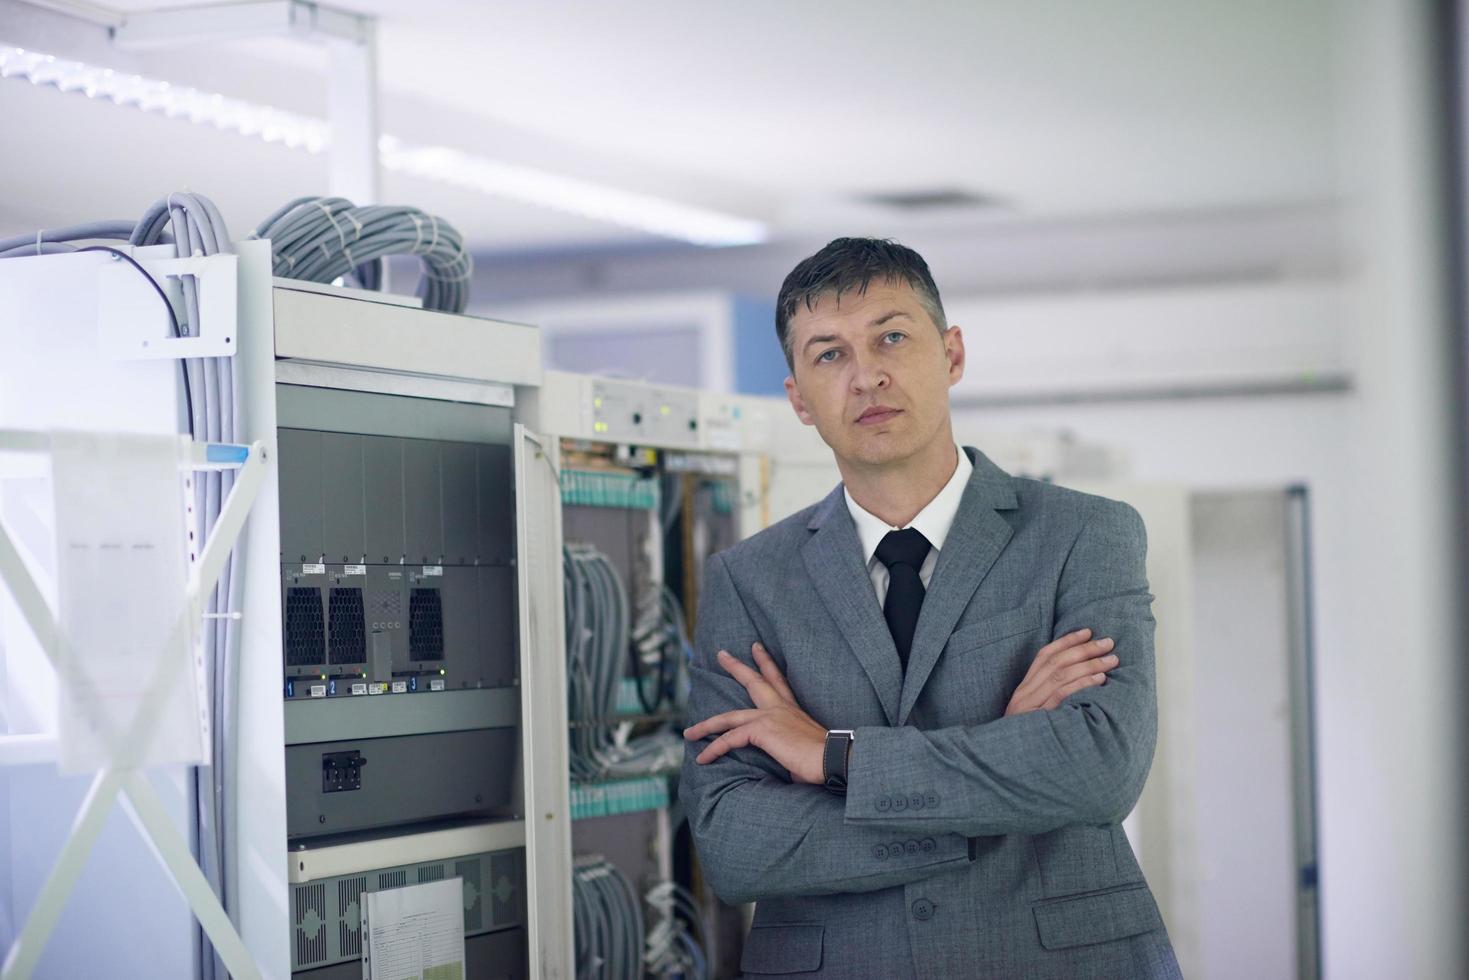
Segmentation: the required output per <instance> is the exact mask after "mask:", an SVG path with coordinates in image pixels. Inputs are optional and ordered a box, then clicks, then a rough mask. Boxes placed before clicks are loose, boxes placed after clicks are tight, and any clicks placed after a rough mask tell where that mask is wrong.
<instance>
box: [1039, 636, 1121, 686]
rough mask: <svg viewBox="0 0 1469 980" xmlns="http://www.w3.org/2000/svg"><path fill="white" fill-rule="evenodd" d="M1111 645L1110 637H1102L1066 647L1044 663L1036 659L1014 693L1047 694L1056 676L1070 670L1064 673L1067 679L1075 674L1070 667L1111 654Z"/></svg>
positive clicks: (1114, 664)
mask: <svg viewBox="0 0 1469 980" xmlns="http://www.w3.org/2000/svg"><path fill="white" fill-rule="evenodd" d="M1112 647H1113V643H1112V639H1111V638H1110V637H1103V638H1102V639H1100V640H1092V641H1090V642H1087V643H1078V644H1076V645H1075V646H1071V647H1067V648H1066V649H1064V650H1062V651H1061V652H1059V653H1056V654H1055V655H1053V656H1052V657H1051V659H1050V660H1049V661H1046V662H1045V663H1042V662H1041V661H1040V660H1036V662H1035V663H1033V664H1031V666H1030V670H1028V671H1026V674H1025V679H1024V680H1022V681H1021V682H1020V686H1019V687H1018V688H1016V693H1019V694H1024V693H1026V692H1042V693H1047V694H1048V693H1049V690H1048V688H1049V687H1051V686H1052V685H1054V684H1055V682H1056V679H1057V677H1059V676H1061V675H1062V674H1063V673H1064V672H1066V671H1068V670H1070V671H1071V672H1070V673H1069V674H1067V675H1066V679H1068V680H1069V679H1070V677H1072V676H1075V671H1074V670H1071V669H1072V668H1074V667H1076V666H1077V665H1079V664H1083V663H1087V662H1089V661H1092V660H1098V659H1102V658H1105V657H1107V656H1110V655H1112ZM1112 666H1113V667H1115V666H1116V663H1113V664H1112ZM1108 669H1109V670H1110V669H1111V668H1110V667H1109V668H1108Z"/></svg>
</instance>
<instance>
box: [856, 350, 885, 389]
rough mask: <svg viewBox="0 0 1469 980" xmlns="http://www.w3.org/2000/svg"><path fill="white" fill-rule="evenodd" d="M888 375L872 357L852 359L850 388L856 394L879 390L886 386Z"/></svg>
mask: <svg viewBox="0 0 1469 980" xmlns="http://www.w3.org/2000/svg"><path fill="white" fill-rule="evenodd" d="M888 383H889V381H888V375H887V372H886V371H885V370H883V368H882V365H881V364H879V363H878V361H877V359H876V358H873V357H867V358H864V357H860V356H857V357H854V358H853V359H852V390H853V391H854V392H856V393H858V394H862V393H865V392H869V391H881V390H882V389H883V388H886V387H887V386H888Z"/></svg>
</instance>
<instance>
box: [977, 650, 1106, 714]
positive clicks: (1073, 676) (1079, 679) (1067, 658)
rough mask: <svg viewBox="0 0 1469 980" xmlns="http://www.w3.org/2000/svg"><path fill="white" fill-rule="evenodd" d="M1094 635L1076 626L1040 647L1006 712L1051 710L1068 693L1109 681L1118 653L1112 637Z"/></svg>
mask: <svg viewBox="0 0 1469 980" xmlns="http://www.w3.org/2000/svg"><path fill="white" fill-rule="evenodd" d="M1091 635H1092V631H1091V630H1089V629H1083V630H1077V631H1076V632H1075V633H1067V634H1066V635H1065V636H1063V637H1061V638H1060V639H1059V640H1053V641H1051V642H1050V643H1048V644H1046V645H1045V646H1043V647H1041V649H1040V652H1039V653H1037V654H1036V655H1035V661H1034V662H1033V663H1032V664H1031V665H1030V670H1028V671H1026V674H1025V680H1023V681H1021V682H1020V686H1019V687H1017V688H1016V689H1015V693H1014V695H1012V696H1011V698H1010V705H1009V707H1007V708H1006V709H1005V714H1006V715H1007V716H1008V715H1019V714H1024V713H1025V712H1027V711H1037V710H1040V709H1042V708H1044V709H1047V710H1049V709H1051V708H1054V707H1056V706H1057V705H1059V704H1060V703H1061V702H1062V701H1064V700H1065V699H1066V698H1067V697H1068V696H1069V695H1072V694H1075V693H1076V692H1077V691H1080V690H1082V689H1083V688H1088V687H1096V686H1097V685H1099V684H1101V683H1103V682H1104V681H1106V679H1107V671H1109V670H1111V669H1112V668H1114V667H1116V666H1117V657H1116V656H1114V655H1113V654H1112V653H1111V650H1112V640H1111V638H1110V637H1104V638H1102V639H1100V640H1092V639H1091ZM1088 640H1091V642H1087V641H1088Z"/></svg>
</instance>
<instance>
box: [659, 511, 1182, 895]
mask: <svg viewBox="0 0 1469 980" xmlns="http://www.w3.org/2000/svg"><path fill="white" fill-rule="evenodd" d="M1145 547H1146V546H1145V538H1144V532H1143V529H1142V522H1141V520H1140V519H1139V518H1138V517H1137V514H1136V513H1135V512H1134V511H1133V510H1132V509H1131V508H1128V507H1125V506H1121V505H1116V504H1106V505H1105V507H1099V512H1096V513H1094V514H1093V519H1092V520H1091V521H1090V522H1089V523H1088V524H1087V526H1086V527H1085V528H1084V529H1083V530H1082V532H1081V534H1080V536H1079V537H1078V539H1077V541H1076V544H1075V546H1074V547H1073V549H1072V553H1071V556H1070V558H1069V559H1068V561H1067V563H1066V567H1065V569H1063V572H1062V575H1061V581H1060V585H1059V587H1058V593H1057V601H1056V627H1057V635H1058V638H1057V639H1056V640H1054V641H1053V642H1052V643H1049V644H1047V645H1046V646H1045V647H1043V648H1042V650H1041V651H1040V652H1039V653H1038V654H1037V657H1036V660H1035V662H1034V663H1033V664H1032V666H1031V669H1030V672H1029V673H1028V674H1027V675H1026V678H1025V680H1024V681H1023V682H1022V683H1021V685H1020V687H1019V688H1018V689H1017V690H1016V692H1015V695H1014V696H1013V697H1012V699H1011V702H1010V706H1009V708H1008V709H1007V711H1006V715H1005V717H1003V718H1000V719H998V720H996V721H993V722H989V723H986V724H981V725H973V726H961V727H954V728H946V729H939V730H933V731H921V730H919V729H916V728H884V727H871V728H861V729H858V730H857V736H856V739H855V741H854V742H853V745H852V749H851V756H850V759H849V766H848V792H847V796H846V798H845V800H843V799H842V798H841V797H837V796H834V795H832V794H830V793H828V792H827V791H826V790H825V789H823V788H822V787H821V786H820V785H819V784H820V782H821V780H822V773H821V749H822V745H823V743H824V740H825V728H824V727H823V726H821V725H820V724H818V723H817V722H815V721H814V720H812V719H811V718H810V717H809V716H808V715H807V714H806V713H805V712H804V711H803V710H802V709H801V707H800V705H799V704H798V703H797V701H796V699H795V697H794V695H793V694H792V692H791V689H790V687H789V685H788V684H787V683H786V682H785V679H784V677H782V676H781V674H780V671H779V669H778V667H777V666H776V664H775V661H774V660H773V659H772V658H771V657H770V655H769V653H768V652H767V651H765V649H764V648H763V646H760V645H759V637H758V636H757V635H756V630H755V628H754V625H753V623H752V621H751V619H750V617H749V615H748V614H747V613H746V612H745V610H744V606H743V604H742V601H741V599H740V597H739V594H738V591H737V590H736V588H735V586H734V583H733V581H732V579H731V578H730V576H729V572H728V570H727V568H726V567H725V566H724V564H723V562H722V560H720V559H718V558H716V559H715V560H713V561H712V562H711V563H710V566H709V567H710V574H709V576H707V580H706V582H705V605H704V615H701V617H700V623H699V636H698V640H697V644H696V647H697V654H696V661H695V664H694V668H693V670H694V677H693V682H694V683H693V697H692V700H691V703H690V706H689V711H690V717H692V718H701V719H703V720H702V721H700V722H699V723H698V724H695V725H693V726H691V727H690V728H689V729H687V730H686V732H685V736H686V737H687V738H688V739H689V744H690V749H689V751H688V752H687V753H686V758H685V766H684V778H683V781H682V785H681V792H682V795H683V797H684V800H685V803H686V805H687V807H688V810H689V814H690V820H691V822H692V827H693V832H694V835H695V839H696V840H697V841H698V843H699V847H700V851H701V854H702V855H703V858H704V864H705V868H706V871H707V872H708V874H709V876H710V879H711V882H712V883H713V885H714V887H715V890H716V891H717V892H718V893H719V894H720V895H721V896H723V897H724V898H725V899H726V900H728V901H746V900H751V899H755V898H762V897H770V896H775V895H791V894H827V893H833V892H856V891H867V890H871V889H876V888H886V887H890V886H893V885H898V884H906V883H907V882H910V881H915V880H920V879H922V878H926V877H929V876H931V875H933V874H936V873H939V872H941V871H944V870H948V869H949V868H951V867H958V866H961V865H963V864H964V863H965V862H967V861H968V859H969V858H968V855H969V847H968V841H967V839H966V838H969V837H979V836H988V835H997V834H1009V833H1029V834H1035V833H1043V832H1045V831H1049V830H1053V829H1056V828H1057V827H1061V826H1065V825H1067V824H1107V823H1116V822H1119V821H1120V820H1121V819H1122V817H1124V816H1125V815H1126V813H1127V812H1128V810H1130V809H1131V807H1132V805H1133V804H1134V803H1135V802H1136V799H1137V796H1138V794H1139V793H1140V792H1141V790H1142V783H1143V780H1144V779H1145V778H1146V775H1147V769H1148V766H1149V764H1150V762H1151V759H1152V752H1153V744H1154V740H1155V737H1156V702H1155V694H1154V684H1153V647H1152V633H1153V631H1152V626H1153V620H1152V616H1151V614H1150V612H1149V604H1150V602H1151V596H1149V595H1148V593H1147V581H1146V576H1145V573H1144V569H1143V557H1144V553H1145ZM1084 623H1085V624H1089V625H1090V626H1092V627H1094V628H1095V633H1096V634H1098V635H1100V636H1101V637H1103V639H1099V640H1092V639H1091V635H1092V632H1091V630H1089V629H1088V628H1087V627H1085V626H1083V624H1084ZM716 637H717V639H716ZM1114 640H1115V645H1116V650H1117V653H1116V654H1115V655H1113V654H1111V653H1110V650H1111V645H1112V641H1114ZM720 644H727V645H728V647H729V648H733V649H736V650H742V649H745V648H749V649H751V651H752V658H753V663H752V664H746V663H744V662H742V661H740V660H739V659H737V658H735V657H734V656H732V655H731V654H729V653H728V652H727V649H724V648H721V647H720ZM716 650H717V652H715V651H716ZM1103 677H1106V678H1107V682H1106V683H1105V684H1104V683H1102V678H1103ZM710 736H715V737H714V740H713V741H712V742H710V743H709V744H707V745H704V746H703V747H702V748H700V749H699V751H698V752H697V754H695V751H694V748H695V746H696V744H697V743H699V742H701V741H702V740H704V739H706V738H709V737H710ZM915 794H918V795H923V796H924V797H925V798H926V799H927V800H929V801H930V805H928V806H925V807H924V808H922V809H911V808H909V809H899V808H895V807H892V806H891V805H889V806H883V805H882V803H883V802H884V801H891V800H892V799H894V798H896V797H903V798H904V799H907V798H910V797H911V796H912V795H915ZM895 833H903V834H905V835H906V834H912V835H915V837H916V838H917V839H916V840H915V841H914V842H915V843H916V844H917V845H918V847H917V848H907V849H906V850H905V851H904V852H903V853H901V854H894V853H893V851H892V850H891V849H889V848H887V847H885V846H883V845H886V844H887V843H888V842H889V841H891V840H892V839H893V837H894V835H895ZM879 854H885V855H887V856H885V857H879Z"/></svg>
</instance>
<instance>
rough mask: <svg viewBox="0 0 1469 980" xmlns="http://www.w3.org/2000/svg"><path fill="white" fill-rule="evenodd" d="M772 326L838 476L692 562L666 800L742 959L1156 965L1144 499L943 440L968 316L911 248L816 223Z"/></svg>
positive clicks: (883, 971)
mask: <svg viewBox="0 0 1469 980" xmlns="http://www.w3.org/2000/svg"><path fill="white" fill-rule="evenodd" d="M776 331H777V334H778V335H779V337H780V341H781V344H782V347H783V348H784V350H785V354H786V359H787V362H788V363H789V364H790V367H791V377H790V378H788V379H787V380H786V390H787V393H788V395H789V397H790V401H791V405H792V407H793V408H794V409H795V411H796V413H797V415H799V416H800V418H801V420H802V421H803V422H805V423H806V424H807V425H814V426H816V428H817V431H818V432H820V434H821V436H822V438H823V439H824V440H825V442H826V443H827V445H829V446H830V447H831V449H832V452H833V453H834V454H835V456H836V462H837V466H838V469H839V470H840V471H841V474H842V484H841V485H839V486H837V487H836V489H834V490H833V491H832V492H831V493H830V494H829V495H827V497H826V499H824V500H822V501H820V502H819V503H817V504H815V505H813V506H811V507H808V508H807V509H806V510H804V511H801V512H800V513H798V514H795V515H794V516H792V517H790V518H788V519H786V520H784V521H781V522H780V523H779V524H776V525H775V526H773V527H771V528H768V529H766V530H765V531H762V532H761V533H759V534H757V535H755V536H754V537H752V538H750V539H748V540H747V541H744V542H742V543H740V544H739V545H736V546H735V547H733V548H730V549H729V550H727V551H724V552H721V553H720V554H717V555H715V556H714V557H713V558H711V559H710V560H709V563H708V566H707V569H706V573H705V577H704V585H703V596H702V599H701V602H700V607H699V621H698V630H697V640H696V644H695V645H696V652H695V660H694V664H693V671H692V682H693V689H692V693H691V696H690V702H689V719H690V721H691V722H693V724H691V725H690V727H689V728H688V729H687V730H686V731H685V737H686V738H687V739H688V742H687V743H686V744H687V752H686V755H685V761H684V771H683V777H682V780H681V784H680V794H681V796H682V799H683V802H684V804H685V806H686V807H687V810H688V814H689V822H690V825H691V827H692V830H693V835H694V840H695V842H696V844H697V846H698V850H699V855H700V858H701V861H702V864H703V867H704V870H705V873H706V875H707V877H708V879H709V881H710V883H711V884H712V885H713V887H714V890H715V892H716V893H717V894H719V895H720V897H722V898H723V899H724V900H725V901H727V902H731V903H738V902H749V901H755V902H757V903H758V905H757V906H756V911H755V921H754V926H753V928H752V929H751V931H750V934H749V936H748V938H747V939H746V942H745V950H744V955H743V959H742V960H741V968H742V969H743V970H744V971H745V972H746V973H747V974H748V975H752V976H763V975H775V974H779V975H804V976H822V977H873V978H879V977H880V978H900V977H922V978H933V980H938V978H949V977H1004V978H1012V977H1013V978H1057V980H1062V978H1067V980H1071V978H1134V977H1148V978H1152V977H1177V976H1178V965H1177V961H1176V960H1175V958H1174V955H1173V950H1172V947H1171V945H1170V944H1169V941H1168V936H1167V933H1166V932H1165V930H1164V928H1163V922H1162V919H1161V918H1160V916H1159V913H1158V908H1157V905H1156V903H1155V902H1154V900H1153V897H1152V894H1151V892H1150V891H1149V889H1148V886H1147V883H1146V882H1144V880H1143V876H1142V872H1141V870H1140V869H1139V867H1138V864H1137V860H1136V859H1135V858H1134V856H1133V853H1132V849H1131V847H1130V846H1129V844H1128V841H1127V838H1126V836H1125V835H1124V834H1123V832H1122V828H1121V826H1120V824H1121V821H1122V819H1123V818H1124V817H1125V816H1126V815H1127V813H1128V812H1129V811H1130V810H1131V809H1132V807H1133V805H1134V804H1135V803H1136V802H1137V799H1138V796H1139V794H1140V793H1141V792H1142V787H1143V782H1144V780H1145V778H1146V777H1147V773H1148V767H1149V765H1150V763H1151V761H1152V756H1153V747H1154V743H1155V741H1156V737H1157V703H1156V694H1155V688H1154V671H1153V625H1154V624H1153V617H1152V614H1151V612H1150V605H1151V603H1152V596H1151V595H1149V593H1148V583H1147V578H1146V574H1145V570H1144V563H1143V559H1144V552H1145V548H1146V541H1145V534H1144V529H1143V524H1142V521H1141V519H1140V518H1139V517H1138V515H1137V513H1136V511H1134V510H1133V509H1132V508H1130V507H1128V506H1127V505H1125V504H1122V503H1118V502H1116V501H1112V500H1107V499H1105V498H1102V497H1096V496H1090V495H1087V494H1082V493H1077V492H1074V491H1070V490H1065V489H1062V488H1060V487H1056V486H1052V485H1050V484H1046V483H1040V482H1036V481H1032V480H1023V479H1016V478H1014V477H1011V476H1010V475H1008V474H1007V473H1005V472H1004V471H1003V470H1001V469H1000V468H999V467H998V466H996V465H995V464H994V463H992V462H990V461H989V460H988V459H987V458H986V457H985V456H984V454H983V453H980V452H978V451H976V450H973V449H963V450H961V449H959V448H957V447H956V445H955V442H954V436H953V431H952V427H951V423H950V419H949V397H948V390H949V387H950V386H951V385H953V384H954V383H955V382H957V381H958V380H959V378H960V377H961V376H962V375H963V372H964V342H963V336H962V334H961V333H960V330H959V328H958V327H951V326H949V325H948V323H947V321H946V319H945V317H944V314H943V307H942V305H941V303H940V301H939V295H938V290H937V288H936V287H935V286H934V283H933V279H932V277H931V276H930V274H929V271H928V267H927V265H926V264H925V263H924V261H923V259H922V258H921V257H920V256H919V255H918V254H917V253H916V252H913V251H912V250H911V249H907V248H904V247H903V246H900V245H896V244H894V243H891V242H885V241H877V240H873V239H838V240H836V241H834V242H832V243H830V244H829V245H827V246H826V247H825V248H823V249H822V250H821V251H820V252H818V253H816V254H815V255H813V256H811V257H810V258H808V259H805V260H804V261H802V262H801V263H800V264H799V265H797V266H796V268H795V269H794V270H793V271H792V272H791V274H790V275H789V276H788V277H787V278H786V281H785V283H784V285H783V286H782V288H781V293H780V297H779V299H778V301H777V313H776ZM1094 637H1095V638H1094Z"/></svg>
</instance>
